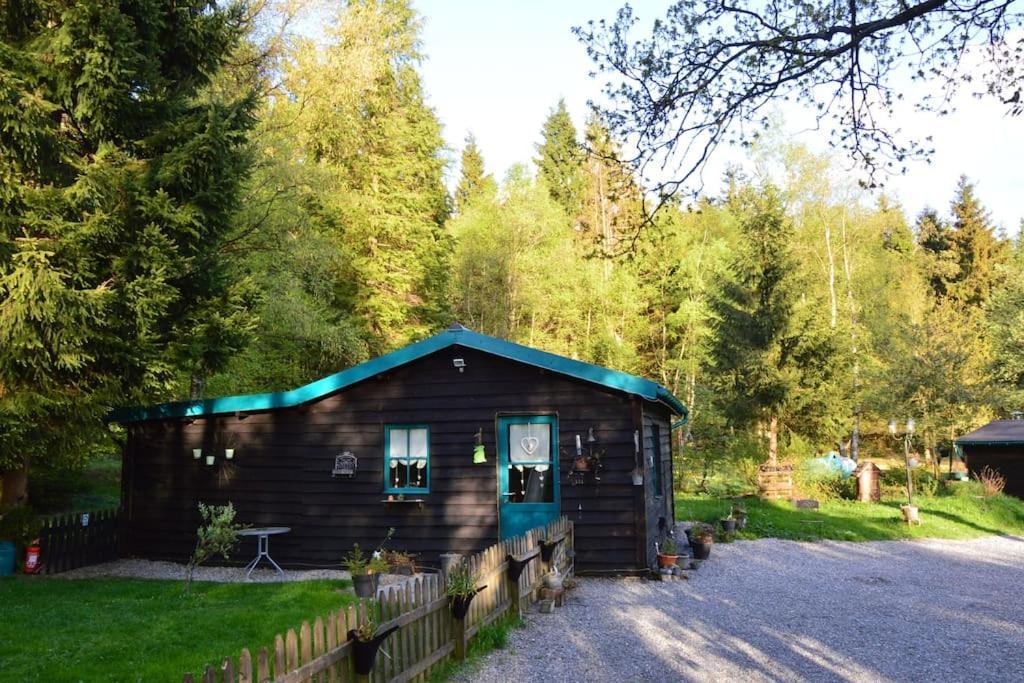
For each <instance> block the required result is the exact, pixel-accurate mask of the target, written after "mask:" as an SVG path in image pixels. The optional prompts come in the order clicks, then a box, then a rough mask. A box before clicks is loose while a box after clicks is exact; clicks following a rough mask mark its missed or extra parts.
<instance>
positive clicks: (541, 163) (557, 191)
mask: <svg viewBox="0 0 1024 683" xmlns="http://www.w3.org/2000/svg"><path fill="white" fill-rule="evenodd" d="M541 138H542V141H541V143H540V144H539V145H537V153H538V154H539V155H540V156H539V157H538V158H537V159H535V160H534V161H535V163H536V164H537V168H538V169H539V170H540V175H541V177H542V178H543V179H544V182H545V183H546V184H547V187H548V192H550V193H551V197H552V199H554V200H555V202H557V203H558V205H559V206H561V207H562V209H564V210H565V213H566V215H567V216H569V218H570V219H571V220H576V218H577V217H578V216H579V215H580V211H581V210H582V206H583V192H584V187H585V186H586V180H585V178H584V175H583V163H584V154H583V150H582V149H581V148H580V144H579V141H578V140H577V139H576V126H574V125H573V123H572V117H571V116H569V110H568V109H566V107H565V100H559V101H558V105H557V106H556V107H555V108H554V109H553V110H552V111H551V113H550V114H549V115H548V118H547V119H546V120H545V121H544V126H543V128H542V129H541Z"/></svg>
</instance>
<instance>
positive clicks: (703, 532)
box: [690, 522, 715, 560]
mask: <svg viewBox="0 0 1024 683" xmlns="http://www.w3.org/2000/svg"><path fill="white" fill-rule="evenodd" d="M714 542H715V529H714V527H713V526H711V525H710V524H704V523H703V522H697V523H696V524H694V525H693V530H692V531H691V533H690V547H691V548H692V549H693V559H695V560H706V559H708V557H709V556H710V555H711V545H712V544H713V543H714Z"/></svg>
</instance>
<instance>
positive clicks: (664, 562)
mask: <svg viewBox="0 0 1024 683" xmlns="http://www.w3.org/2000/svg"><path fill="white" fill-rule="evenodd" d="M677 562H679V556H678V555H665V554H664V553H658V566H659V567H661V568H662V569H664V568H666V567H674V566H676V563H677Z"/></svg>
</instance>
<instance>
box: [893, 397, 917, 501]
mask: <svg viewBox="0 0 1024 683" xmlns="http://www.w3.org/2000/svg"><path fill="white" fill-rule="evenodd" d="M916 427H917V423H916V422H915V421H914V418H912V417H908V418H907V429H906V431H905V432H904V433H903V434H902V435H900V434H899V433H898V428H897V424H896V420H895V419H892V420H889V434H890V435H891V436H892V437H893V438H894V439H902V440H903V464H904V466H905V467H906V469H907V505H913V504H914V477H913V475H912V474H911V472H910V442H911V440H912V439H913V438H914V429H915V428H916Z"/></svg>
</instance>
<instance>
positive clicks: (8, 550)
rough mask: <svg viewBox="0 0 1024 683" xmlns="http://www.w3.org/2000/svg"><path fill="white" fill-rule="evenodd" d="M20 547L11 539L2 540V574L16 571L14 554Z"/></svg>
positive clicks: (0, 545) (7, 574)
mask: <svg viewBox="0 0 1024 683" xmlns="http://www.w3.org/2000/svg"><path fill="white" fill-rule="evenodd" d="M17 551H18V548H17V546H15V545H14V543H12V542H11V541H0V576H10V575H11V574H13V573H14V556H15V555H16V554H17Z"/></svg>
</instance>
